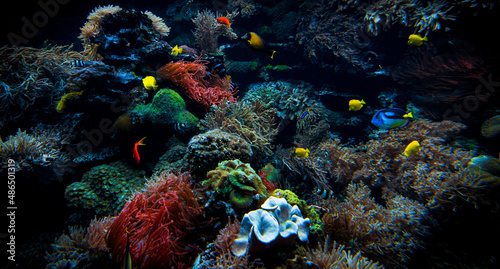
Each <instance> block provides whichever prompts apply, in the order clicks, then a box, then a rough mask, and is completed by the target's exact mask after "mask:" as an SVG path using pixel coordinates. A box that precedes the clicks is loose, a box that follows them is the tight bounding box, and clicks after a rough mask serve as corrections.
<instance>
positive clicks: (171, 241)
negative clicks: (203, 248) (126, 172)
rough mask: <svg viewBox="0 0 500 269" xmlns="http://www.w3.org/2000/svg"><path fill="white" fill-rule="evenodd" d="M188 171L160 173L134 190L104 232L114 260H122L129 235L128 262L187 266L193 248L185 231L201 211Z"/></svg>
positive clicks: (148, 265)
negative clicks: (184, 172)
mask: <svg viewBox="0 0 500 269" xmlns="http://www.w3.org/2000/svg"><path fill="white" fill-rule="evenodd" d="M189 178H190V176H189V174H180V175H174V174H167V173H163V174H161V175H159V176H155V177H154V178H153V179H152V180H150V181H148V182H147V184H146V185H145V188H144V190H143V191H142V192H140V193H136V194H135V195H134V196H133V197H132V198H131V199H130V201H128V202H127V204H126V205H125V208H124V209H123V210H122V211H121V212H120V214H119V215H118V217H116V219H115V220H114V221H113V224H111V227H110V229H109V231H108V238H107V246H108V248H109V250H110V252H111V253H112V255H113V259H114V260H115V261H116V262H117V263H120V264H121V263H122V262H123V260H124V259H125V258H126V257H125V255H124V254H125V248H126V245H127V231H129V232H130V233H131V234H130V237H129V241H130V255H131V257H132V264H140V265H141V268H158V267H175V268H188V267H189V266H190V263H191V258H192V255H190V254H192V252H193V250H194V249H192V248H190V247H188V246H189V243H188V241H187V240H188V236H189V234H190V233H191V232H192V231H193V230H195V229H196V228H197V227H198V218H199V217H200V215H201V213H202V211H201V206H200V205H199V204H198V201H197V197H196V191H195V190H193V189H192V187H191V184H190V182H189Z"/></svg>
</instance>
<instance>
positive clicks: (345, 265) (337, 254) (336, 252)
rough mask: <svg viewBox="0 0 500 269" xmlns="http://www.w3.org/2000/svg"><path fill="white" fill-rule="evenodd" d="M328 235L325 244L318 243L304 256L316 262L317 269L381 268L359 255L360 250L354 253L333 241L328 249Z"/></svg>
mask: <svg viewBox="0 0 500 269" xmlns="http://www.w3.org/2000/svg"><path fill="white" fill-rule="evenodd" d="M328 240H329V239H328V237H327V238H326V240H325V245H324V246H322V245H321V244H318V247H317V248H316V249H314V250H312V251H311V250H309V252H307V253H306V257H307V259H308V260H309V261H311V262H312V263H314V264H316V265H317V266H318V268H319V269H328V268H338V269H352V268H354V269H377V268H383V266H381V265H380V264H379V263H378V262H373V261H370V260H368V259H367V258H365V257H363V256H362V255H361V252H358V253H356V254H355V255H353V254H351V251H346V250H345V246H344V245H341V244H338V243H337V242H336V241H333V246H332V250H328V249H329V246H328Z"/></svg>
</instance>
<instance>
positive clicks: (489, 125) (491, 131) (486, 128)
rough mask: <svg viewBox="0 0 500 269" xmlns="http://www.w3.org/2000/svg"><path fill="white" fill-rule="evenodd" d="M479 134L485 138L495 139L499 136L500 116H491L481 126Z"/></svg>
mask: <svg viewBox="0 0 500 269" xmlns="http://www.w3.org/2000/svg"><path fill="white" fill-rule="evenodd" d="M481 134H482V135H483V136H484V137H486V138H495V137H498V136H499V135H500V116H499V115H497V116H493V117H491V118H489V119H487V120H485V121H484V122H483V124H482V125H481Z"/></svg>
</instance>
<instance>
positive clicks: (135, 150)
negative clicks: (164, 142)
mask: <svg viewBox="0 0 500 269" xmlns="http://www.w3.org/2000/svg"><path fill="white" fill-rule="evenodd" d="M144 139H146V137H143V138H142V139H141V140H139V142H136V143H135V145H134V154H133V155H132V156H133V157H134V160H136V161H137V163H140V162H141V157H140V156H139V151H137V146H145V145H146V144H144V143H142V141H144Z"/></svg>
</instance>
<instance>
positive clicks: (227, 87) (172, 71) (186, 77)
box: [158, 59, 236, 110]
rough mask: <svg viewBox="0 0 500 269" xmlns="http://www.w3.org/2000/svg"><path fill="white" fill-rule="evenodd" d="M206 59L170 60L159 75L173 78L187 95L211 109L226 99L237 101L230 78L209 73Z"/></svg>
mask: <svg viewBox="0 0 500 269" xmlns="http://www.w3.org/2000/svg"><path fill="white" fill-rule="evenodd" d="M205 64H206V61H202V60H199V59H197V60H195V61H193V62H186V61H183V60H180V61H177V62H175V63H174V62H170V63H168V64H166V65H164V66H162V67H161V68H160V69H159V70H158V76H159V77H161V78H164V79H168V80H171V81H172V82H174V83H175V84H176V85H177V86H179V87H182V88H183V89H184V90H185V93H186V95H188V96H189V97H190V98H191V99H193V100H195V101H196V102H198V103H200V104H201V105H203V106H204V107H205V109H206V110H209V109H210V107H211V106H212V105H217V104H219V103H220V102H222V101H223V100H224V99H226V100H228V101H231V102H235V101H236V99H235V98H234V94H236V91H235V90H234V87H233V85H232V83H231V82H230V81H229V80H226V79H223V78H221V77H219V75H218V74H211V75H208V72H207V67H206V65H205Z"/></svg>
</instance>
